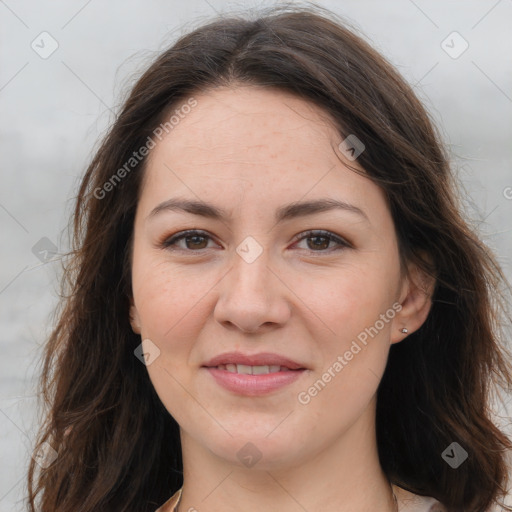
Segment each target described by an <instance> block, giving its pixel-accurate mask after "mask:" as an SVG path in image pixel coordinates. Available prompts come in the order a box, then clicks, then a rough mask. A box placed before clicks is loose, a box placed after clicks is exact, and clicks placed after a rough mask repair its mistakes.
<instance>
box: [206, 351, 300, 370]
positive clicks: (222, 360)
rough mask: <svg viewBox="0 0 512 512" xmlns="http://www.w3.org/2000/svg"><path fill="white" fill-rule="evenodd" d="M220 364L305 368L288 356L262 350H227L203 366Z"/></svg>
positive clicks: (292, 368) (291, 368)
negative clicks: (251, 351) (257, 351)
mask: <svg viewBox="0 0 512 512" xmlns="http://www.w3.org/2000/svg"><path fill="white" fill-rule="evenodd" d="M220 364H244V365H247V366H265V365H266V366H277V365H279V366H284V367H285V368H289V369H290V370H299V369H305V366H303V365H301V364H299V363H297V362H295V361H292V360H291V359H288V358H287V357H284V356H280V355H279V354H272V353H270V352H262V353H259V354H251V355H249V354H242V353H241V352H225V353H224V354H219V355H218V356H215V357H213V358H212V359H210V360H209V361H208V362H206V363H204V364H203V366H207V367H215V366H219V365H220Z"/></svg>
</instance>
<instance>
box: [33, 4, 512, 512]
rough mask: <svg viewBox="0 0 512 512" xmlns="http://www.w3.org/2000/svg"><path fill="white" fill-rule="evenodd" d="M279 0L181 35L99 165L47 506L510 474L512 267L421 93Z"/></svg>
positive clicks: (54, 363) (382, 503) (78, 254)
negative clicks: (475, 228) (506, 266)
mask: <svg viewBox="0 0 512 512" xmlns="http://www.w3.org/2000/svg"><path fill="white" fill-rule="evenodd" d="M264 14H265V15H264V16H262V17H261V18H259V19H257V20H256V21H248V20H245V19H242V18H229V19H224V18H223V19H218V20H215V21H214V22H211V23H209V24H206V25H204V26H202V27H200V28H198V29H197V30H195V31H193V32H191V33H189V34H188V35H185V36H184V37H182V38H181V39H180V40H179V41H178V42H177V43H176V44H175V45H174V46H173V47H172V48H170V49H169V50H167V51H165V52H164V53H162V54H161V55H160V56H159V58H158V59H157V60H156V61H155V62H154V63H153V64H152V65H151V67H150V68H149V69H148V70H147V71H146V72H145V74H144V75H143V76H142V77H141V78H140V80H139V81H138V82H137V84H136V85H135V87H134V88H133V90H132V92H131V94H130V96H129V98H128V99H127V101H126V102H125V104H124V106H123V108H122V111H121V113H120V115H119V117H118V119H117V120H116V122H115V123H114V125H113V127H112V128H111V130H110V133H109V134H108V136H107V137H106V138H105V140H104V142H103V144H102V146H101V147H100V149H99V150H98V152H97V154H96V155H95V157H94V159H93V161H92V163H91V164H90V166H89V168H88V170H87V172H86V175H85V177H84V179H83V181H82V184H81V187H80V190H79V194H78V197H77V203H76V210H75V217H74V230H75V231H74V233H75V236H74V244H75V246H74V249H75V250H74V252H73V253H72V258H71V260H70V263H69V265H68V267H67V269H66V275H65V277H66V281H65V283H64V284H65V285H66V287H65V289H66V296H65V298H64V299H63V303H62V305H63V308H62V310H61V311H60V316H59V321H58V324H57V326H56V328H55V330H54V332H53V333H52V335H51V337H50V339H49V341H48V344H47V347H46V357H45V365H44V370H43V375H42V386H43V392H44V396H45V399H46V401H47V403H48V405H49V407H50V410H49V414H48V417H47V421H46V423H45V425H44V426H43V427H42V430H41V434H40V438H39V444H38V446H37V451H38V453H39V455H40V454H41V453H42V452H43V454H46V458H45V457H44V456H42V457H40V458H39V459H37V458H36V459H37V460H38V461H39V466H40V471H39V473H38V474H37V482H36V481H35V477H36V471H35V470H36V468H37V467H38V466H37V465H36V462H32V464H31V467H30V471H29V491H30V495H29V500H30V509H31V510H32V511H35V510H36V508H35V498H36V496H37V494H38V493H40V494H41V506H40V508H39V509H38V510H41V511H45V512H46V511H50V510H51V511H52V512H68V511H77V510H80V511H81V512H88V511H92V510H96V511H97V510H101V511H116V512H120V511H134V510H137V511H152V512H153V511H155V510H156V509H158V510H159V511H160V512H170V511H172V510H175V511H178V512H183V511H185V510H188V511H192V510H198V511H218V510H221V509H222V510H226V511H229V510H244V511H249V512H251V511H256V510H261V509H267V510H279V511H280V512H283V511H284V512H287V511H295V510H308V511H311V512H313V511H315V510H324V511H325V510H329V511H331V510H332V511H341V510H346V511H349V510H350V511H366V510H379V511H386V512H388V511H389V512H391V511H398V510H399V511H401V512H405V511H411V512H413V511H414V512H420V511H427V510H431V511H434V510H438V511H440V510H446V511H450V512H452V511H453V512H455V511H464V512H469V511H471V512H473V511H474V512H477V511H484V510H489V509H490V507H491V506H493V505H495V504H496V503H499V500H500V499H501V498H503V497H504V496H505V494H506V486H507V484H508V474H507V466H506V458H505V453H506V450H507V449H510V448H512V446H511V443H510V439H509V438H508V437H507V436H506V435H505V433H504V432H502V431H500V429H499V428H498V427H497V426H496V425H494V424H493V422H492V421H491V419H490V416H489V399H490V393H491V392H492V390H493V389H494V385H495V384H497V383H498V381H499V382H500V383H501V384H505V385H508V386H510V385H511V384H512V369H511V366H510V359H509V358H510V354H508V353H507V352H506V350H505V348H504V346H502V345H500V343H499V332H498V328H499V318H500V314H502V313H503V314H505V315H508V312H507V311H506V309H505V307H504V306H506V303H505V299H503V301H501V302H499V301H498V298H499V297H500V295H499V294H500V291H501V289H500V284H501V283H505V282H506V280H505V278H504V276H503V274H502V272H501V270H500V268H499V266H498V265H497V263H496V261H495V259H494V257H493V255H492V254H491V252H490V251H489V250H488V249H487V248H486V247H485V245H484V244H483V243H482V242H481V241H479V240H478V237H477V236H476V235H475V234H474V233H473V232H472V231H471V230H470V229H469V227H468V224H467V223H466V222H465V220H464V219H463V217H462V216H461V213H460V211H459V207H458V203H457V196H456V184H455V183H454V181H453V179H452V176H451V174H450V169H449V162H448V157H447V154H446V153H445V150H444V148H443V146H442V144H441V142H440V141H439V137H438V135H437V133H436V131H435V128H434V127H433V126H432V124H431V122H430V120H429V117H428V114H427V113H426V112H425V110H424V108H423V107H422V105H421V104H420V103H419V101H418V100H417V98H416V97H415V96H414V94H413V92H412V90H411V88H410V87H409V86H408V85H407V84H406V83H405V82H404V80H403V79H402V78H401V77H400V76H399V75H398V74H397V72H396V71H395V70H394V69H393V68H392V67H391V66H390V64H388V63H387V62H386V61H385V60H384V59H383V57H382V56H380V55H379V54H378V53H376V52H375V51H374V50H373V49H372V48H371V47H369V46H368V45H367V44H366V43H365V42H363V40H362V39H361V38H359V37H358V36H356V35H355V34H354V33H353V32H352V31H350V30H348V29H347V28H345V27H344V26H343V24H342V22H341V21H340V20H336V21H332V20H333V19H335V15H334V14H333V13H331V12H329V11H326V10H324V9H321V8H318V7H317V8H307V9H304V8H293V7H285V8H280V9H274V10H273V11H272V12H269V13H264ZM500 307H501V308H502V309H500ZM506 318H510V317H509V316H507V317H506ZM52 450H53V451H52ZM48 453H51V454H53V457H51V459H54V460H51V459H48ZM36 484H37V485H36ZM178 501H179V504H178V506H176V505H177V502H178ZM506 510H511V509H509V508H507V509H506Z"/></svg>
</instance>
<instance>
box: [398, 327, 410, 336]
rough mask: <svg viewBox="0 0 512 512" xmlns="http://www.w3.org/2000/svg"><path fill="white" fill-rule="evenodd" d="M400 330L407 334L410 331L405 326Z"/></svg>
mask: <svg viewBox="0 0 512 512" xmlns="http://www.w3.org/2000/svg"><path fill="white" fill-rule="evenodd" d="M400 332H403V333H404V334H407V333H408V332H409V331H408V330H407V329H406V328H405V327H404V328H403V329H400Z"/></svg>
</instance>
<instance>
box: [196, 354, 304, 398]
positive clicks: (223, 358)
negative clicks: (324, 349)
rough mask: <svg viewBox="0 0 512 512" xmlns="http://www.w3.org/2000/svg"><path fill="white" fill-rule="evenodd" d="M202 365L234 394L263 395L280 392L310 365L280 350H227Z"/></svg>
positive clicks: (217, 381) (214, 378)
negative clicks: (253, 351) (262, 351)
mask: <svg viewBox="0 0 512 512" xmlns="http://www.w3.org/2000/svg"><path fill="white" fill-rule="evenodd" d="M203 368H204V369H205V370H206V371H207V372H208V374H209V375H210V376H211V377H212V378H213V380H214V382H216V383H217V384H218V385H219V386H221V387H222V388H224V389H226V390H228V391H230V392H231V393H234V394H235V395H245V396H253V397H254V396H262V395H267V394H268V393H272V392H278V391H279V390H281V389H282V388H285V387H286V386H288V385H290V384H292V383H293V382H295V381H296V380H297V379H300V378H301V377H302V376H303V375H304V374H305V373H306V372H307V370H308V369H307V368H306V367H305V366H304V365H302V364H300V363H298V362H296V361H292V360H291V359H288V358H287V357H284V356H280V355H278V354H271V353H260V354H253V355H247V354H241V353H239V352H228V353H225V354H220V355H219V356H216V357H214V358H213V359H210V361H208V362H207V363H206V364H204V365H203Z"/></svg>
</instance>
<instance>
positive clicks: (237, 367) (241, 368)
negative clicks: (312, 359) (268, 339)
mask: <svg viewBox="0 0 512 512" xmlns="http://www.w3.org/2000/svg"><path fill="white" fill-rule="evenodd" d="M207 368H216V369H217V370H226V371H228V372H229V373H240V374H243V375H267V374H269V373H279V372H298V371H300V370H305V368H297V369H291V368H288V367H287V366H279V365H266V364H264V365H257V366H250V365H247V364H233V363H229V364H219V365H218V366H209V367H207Z"/></svg>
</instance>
